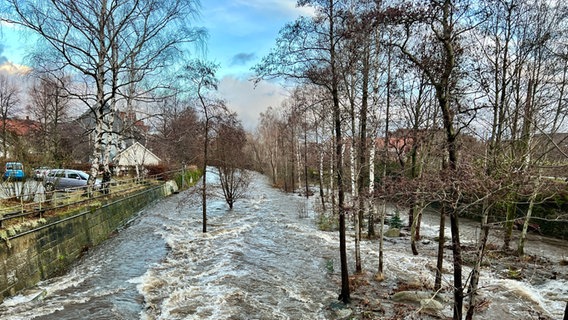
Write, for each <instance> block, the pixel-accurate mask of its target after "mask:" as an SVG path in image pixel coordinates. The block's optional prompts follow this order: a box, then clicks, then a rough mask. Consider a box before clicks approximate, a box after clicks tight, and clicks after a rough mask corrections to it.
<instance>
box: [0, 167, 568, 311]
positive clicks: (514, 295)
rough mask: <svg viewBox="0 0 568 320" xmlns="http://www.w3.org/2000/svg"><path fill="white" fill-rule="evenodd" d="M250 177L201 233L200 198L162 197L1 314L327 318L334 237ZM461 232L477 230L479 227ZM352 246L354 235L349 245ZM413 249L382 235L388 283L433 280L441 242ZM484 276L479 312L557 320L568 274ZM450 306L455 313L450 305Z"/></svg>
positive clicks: (301, 207)
mask: <svg viewBox="0 0 568 320" xmlns="http://www.w3.org/2000/svg"><path fill="white" fill-rule="evenodd" d="M211 177H212V178H211V181H210V182H211V183H212V184H213V185H214V183H215V182H216V180H215V176H214V175H211ZM253 177H254V178H253V181H252V184H251V186H250V192H249V194H248V196H247V197H246V198H245V199H241V200H239V201H237V202H236V203H235V208H234V209H233V210H232V211H229V210H228V209H227V205H226V204H225V203H224V201H223V200H222V199H221V198H220V197H210V199H211V200H210V201H209V203H208V208H207V211H208V232H207V233H202V220H201V215H202V213H201V205H200V196H199V195H198V194H193V193H191V191H185V192H182V193H179V194H177V195H173V196H171V197H169V198H166V199H163V200H161V201H159V202H156V203H154V204H153V205H151V206H148V207H147V208H145V209H144V210H142V211H141V212H140V213H139V214H138V215H137V217H136V218H134V219H133V220H132V221H131V222H130V223H129V224H128V225H127V226H126V227H125V228H124V229H122V230H119V232H117V233H116V235H115V236H113V237H112V238H111V239H109V240H108V241H106V242H105V243H103V244H102V245H100V246H98V247H96V248H93V249H91V250H90V251H89V252H88V253H87V254H86V255H85V256H84V257H83V258H82V259H81V260H80V261H78V262H77V263H76V264H75V265H74V266H73V267H72V268H71V270H70V271H69V272H68V273H67V274H66V275H64V276H61V277H57V278H53V279H50V280H47V281H43V282H41V283H39V284H38V286H37V288H35V289H33V290H29V291H26V292H24V293H22V294H20V295H18V296H16V297H13V298H10V299H6V300H5V301H4V303H3V304H1V305H0V319H6V320H19V319H22V320H23V319H54V320H55V319H144V320H153V319H168V320H169V319H333V318H334V315H335V314H336V313H334V312H333V310H331V309H332V307H331V306H334V305H336V301H337V296H338V293H339V289H340V274H339V270H340V268H339V254H338V237H337V232H324V231H319V230H317V226H316V224H315V221H314V220H315V215H314V213H313V211H312V210H310V209H309V207H310V206H311V205H312V204H313V201H314V200H313V199H310V200H309V201H306V200H305V198H302V197H299V196H298V195H294V194H285V193H282V192H280V191H278V190H275V189H272V188H270V187H269V183H268V181H267V180H266V178H265V177H263V176H260V175H253ZM299 212H308V215H307V217H300V215H299ZM435 225H436V219H435V217H429V218H428V217H425V219H424V227H423V232H422V234H423V235H424V236H425V237H428V236H430V235H431V236H434V235H436V234H437V230H436V227H435ZM464 228H465V229H467V228H469V229H467V230H469V232H470V234H471V237H473V236H474V234H475V232H476V227H475V224H473V223H471V224H470V225H469V226H468V225H467V224H466V226H465V227H464ZM466 234H467V233H466ZM464 238H466V239H467V236H464ZM465 241H467V240H465ZM529 243H530V242H529ZM535 243H536V244H532V245H531V246H528V247H527V251H530V250H533V251H539V252H536V253H543V252H549V253H550V252H552V254H551V255H552V258H551V259H557V260H558V259H561V258H563V257H562V254H561V252H563V250H566V249H567V248H568V246H566V242H560V243H554V244H552V245H550V248H551V249H550V250H552V251H550V250H547V249H546V247H545V246H547V245H546V244H543V243H542V242H535ZM353 246H354V245H353V243H352V239H351V237H350V240H349V242H348V250H349V251H350V252H351V251H353ZM420 246H421V247H420V250H421V251H422V252H423V253H425V254H423V255H420V256H416V257H415V256H412V254H411V253H410V248H409V245H408V241H407V239H404V238H400V239H396V240H389V241H387V242H386V243H385V250H386V252H385V269H386V271H385V272H386V276H387V278H390V279H397V278H398V279H400V278H401V277H406V278H407V280H408V281H412V279H419V280H420V281H433V275H434V274H433V272H432V270H431V269H429V268H428V267H427V266H428V265H431V264H435V260H434V261H433V259H432V258H431V255H428V254H426V253H428V252H433V251H434V249H435V247H436V245H435V244H433V243H427V242H423V243H421V244H420ZM559 246H560V247H559ZM377 247H378V246H377V244H376V242H363V244H362V256H363V266H364V268H368V269H373V270H374V269H375V268H376V262H377V250H376V249H377ZM543 250H544V251H543ZM554 250H556V251H554ZM558 252H560V254H559V253H558ZM350 254H351V253H350ZM564 258H565V257H564ZM448 259H449V258H448ZM350 261H351V264H354V263H353V259H352V258H350ZM554 263H556V261H554ZM449 265H451V263H450V262H449V261H448V262H446V266H449ZM350 267H352V266H350ZM559 271H560V272H565V271H567V270H566V267H564V269H560V270H559ZM482 276H483V278H482V281H481V286H482V288H483V289H484V293H483V294H484V295H485V296H487V297H489V298H490V299H492V300H493V301H495V302H494V303H493V304H492V306H491V308H492V310H490V311H488V312H489V313H487V314H485V315H484V317H483V318H485V316H488V317H489V318H496V317H500V318H501V319H508V318H509V317H508V315H509V316H510V319H517V318H519V317H521V318H524V317H523V315H526V314H527V310H532V309H537V310H538V311H539V312H541V313H543V314H545V315H546V316H548V317H549V318H551V319H560V318H561V317H562V314H563V310H564V305H565V301H566V300H567V299H568V289H567V287H568V286H567V284H568V283H567V282H566V277H563V278H562V277H560V278H559V279H556V280H550V281H544V280H543V281H538V282H536V283H534V282H533V283H531V282H530V281H524V282H523V281H514V280H507V279H502V277H500V275H498V274H488V272H486V271H482ZM445 277H447V279H450V278H451V276H450V275H449V274H447V275H445ZM448 281H449V280H448ZM446 309H447V310H444V311H443V312H444V313H447V314H448V315H449V316H451V306H450V307H448V308H446ZM410 318H412V319H415V318H416V317H413V316H412V315H409V319H410ZM489 318H487V319H489Z"/></svg>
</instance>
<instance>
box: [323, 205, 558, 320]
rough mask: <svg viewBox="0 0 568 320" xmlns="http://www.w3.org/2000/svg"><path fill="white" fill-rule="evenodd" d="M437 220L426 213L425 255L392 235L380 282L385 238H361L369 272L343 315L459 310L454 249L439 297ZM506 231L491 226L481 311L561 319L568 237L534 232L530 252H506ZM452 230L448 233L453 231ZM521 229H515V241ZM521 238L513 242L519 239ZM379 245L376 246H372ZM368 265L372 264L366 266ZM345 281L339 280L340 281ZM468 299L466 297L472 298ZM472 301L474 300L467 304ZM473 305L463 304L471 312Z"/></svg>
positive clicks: (468, 243) (420, 315) (446, 314)
mask: <svg viewBox="0 0 568 320" xmlns="http://www.w3.org/2000/svg"><path fill="white" fill-rule="evenodd" d="M437 219H438V217H437V216H435V215H427V216H425V217H424V219H423V228H422V235H423V237H422V239H421V241H420V242H419V245H418V246H419V255H418V256H414V255H412V251H411V249H410V237H409V236H408V233H405V232H403V233H402V236H401V237H396V238H386V239H385V253H384V257H385V262H384V270H385V273H384V279H383V280H382V281H377V279H376V270H377V266H378V253H377V250H378V241H375V240H373V241H365V242H364V243H363V244H362V247H363V248H365V249H364V250H363V253H362V254H363V261H364V272H363V273H362V274H352V275H351V284H352V304H350V305H347V306H341V307H338V308H337V310H335V311H334V312H335V313H334V314H335V316H337V318H338V319H444V318H451V317H452V310H453V309H452V308H453V306H452V301H453V296H452V295H453V289H452V286H451V284H452V283H453V273H452V262H451V260H452V256H451V249H450V248H449V247H446V250H445V254H444V259H445V260H444V272H443V289H442V291H441V292H440V293H441V294H439V295H438V297H437V299H432V298H433V297H434V296H435V294H434V293H433V283H434V273H435V263H436V255H437V242H436V240H435V239H436V238H437V233H438V231H437V230H438V227H437ZM499 231H500V230H491V232H490V238H489V241H488V245H487V252H486V254H485V257H484V261H483V267H482V270H481V280H480V288H479V292H478V294H477V296H476V298H477V301H478V305H477V307H476V312H475V317H476V318H484V319H512V318H518V319H542V320H545V319H546V320H557V319H562V317H563V315H564V310H565V307H566V301H568V256H567V255H568V242H567V241H564V240H559V239H554V238H547V237H543V236H540V235H538V234H530V235H529V240H528V242H527V247H526V251H527V255H526V256H524V257H518V256H516V255H513V254H511V253H507V252H503V251H502V250H501V249H500V248H501V244H502V240H501V237H500V233H499ZM449 232H450V231H449V229H446V237H449V236H450V233H449ZM478 234H479V226H478V223H476V222H474V221H471V220H465V219H462V220H461V233H460V235H461V238H462V245H463V250H464V251H463V260H464V263H465V264H466V265H465V266H464V283H465V281H466V280H467V278H468V276H469V273H470V272H471V267H472V266H471V264H468V261H474V258H475V257H474V256H473V255H474V249H475V247H476V246H475V243H476V239H477V235H478ZM518 237H519V233H518V232H515V233H514V238H513V241H516V240H518ZM513 243H514V242H513ZM371 248H373V249H371ZM365 267H366V268H365ZM337 285H338V286H339V285H340V283H337ZM467 301H468V300H467V299H466V300H465V302H466V303H467ZM466 306H467V305H466ZM466 311H467V310H466V309H464V315H465V312H466Z"/></svg>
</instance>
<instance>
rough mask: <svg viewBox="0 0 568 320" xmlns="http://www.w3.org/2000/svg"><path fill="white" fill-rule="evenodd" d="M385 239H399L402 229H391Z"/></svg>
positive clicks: (386, 233)
mask: <svg viewBox="0 0 568 320" xmlns="http://www.w3.org/2000/svg"><path fill="white" fill-rule="evenodd" d="M385 237H387V238H398V237H400V229H398V228H391V229H388V230H387V231H386V232H385Z"/></svg>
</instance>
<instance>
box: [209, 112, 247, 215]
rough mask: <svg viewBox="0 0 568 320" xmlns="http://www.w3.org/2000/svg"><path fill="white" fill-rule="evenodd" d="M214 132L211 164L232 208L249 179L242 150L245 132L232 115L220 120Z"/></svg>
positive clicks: (241, 194)
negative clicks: (217, 174)
mask: <svg viewBox="0 0 568 320" xmlns="http://www.w3.org/2000/svg"><path fill="white" fill-rule="evenodd" d="M216 133H217V135H216V138H215V142H214V143H213V145H214V147H215V150H214V154H213V160H212V164H213V165H214V166H216V167H217V171H218V173H219V179H220V183H221V189H222V191H223V197H224V198H225V202H227V205H229V209H230V210H232V209H233V205H234V204H235V202H236V201H237V200H239V199H242V198H243V197H244V196H245V195H246V192H247V190H248V186H249V184H250V179H251V178H250V173H249V172H248V171H247V169H246V168H247V166H248V163H249V160H248V156H247V155H246V154H245V152H244V148H245V145H246V142H247V141H246V133H245V131H244V129H243V128H242V125H241V124H240V122H237V121H235V119H234V117H231V118H229V119H225V120H224V121H222V122H221V123H220V124H219V126H218V128H217V130H216Z"/></svg>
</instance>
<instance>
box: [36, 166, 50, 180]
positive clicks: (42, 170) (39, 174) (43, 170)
mask: <svg viewBox="0 0 568 320" xmlns="http://www.w3.org/2000/svg"><path fill="white" fill-rule="evenodd" d="M49 170H51V169H50V168H49V167H39V168H35V169H34V179H36V180H43V179H45V176H47V173H48V172H49Z"/></svg>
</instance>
